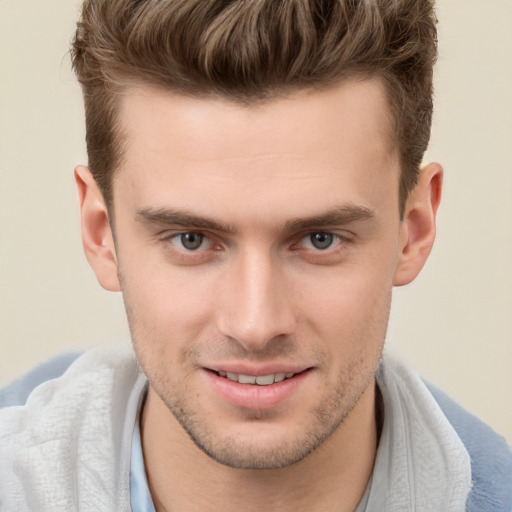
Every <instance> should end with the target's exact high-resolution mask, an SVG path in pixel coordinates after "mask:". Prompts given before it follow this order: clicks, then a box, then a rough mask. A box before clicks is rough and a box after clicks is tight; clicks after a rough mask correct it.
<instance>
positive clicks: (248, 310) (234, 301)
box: [217, 250, 296, 352]
mask: <svg viewBox="0 0 512 512" xmlns="http://www.w3.org/2000/svg"><path fill="white" fill-rule="evenodd" d="M285 281H286V279H285V275H284V272H283V269H282V268H281V265H280V263H279V262H277V261H275V260H274V259H273V258H272V255H269V254H268V253H266V254H265V251H257V250H247V251H245V252H244V254H241V255H240V256H239V257H238V258H236V261H234V262H232V264H231V265H230V270H229V272H228V274H227V275H226V274H225V275H224V279H223V282H222V284H221V286H220V292H221V297H219V303H218V305H219V309H218V310H217V311H218V327H219V330H220V331H221V333H222V334H223V335H224V336H227V337H230V338H232V339H234V340H236V341H237V342H238V343H239V344H240V345H242V346H243V347H244V348H245V349H246V350H247V351H250V352H258V351H262V350H264V349H265V348H266V347H267V345H268V344H269V343H271V342H272V341H273V340H276V339H277V338H280V337H285V336H290V335H292V334H293V332H294V329H295V324H296V319H295V315H294V310H293V309H294V308H293V301H292V297H291V295H290V293H288V292H287V290H286V286H285Z"/></svg>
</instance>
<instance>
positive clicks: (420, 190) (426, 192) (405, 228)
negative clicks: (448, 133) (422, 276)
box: [393, 163, 443, 286]
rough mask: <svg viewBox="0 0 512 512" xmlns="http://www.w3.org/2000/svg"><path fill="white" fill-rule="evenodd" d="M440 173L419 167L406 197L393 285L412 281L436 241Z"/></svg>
mask: <svg viewBox="0 0 512 512" xmlns="http://www.w3.org/2000/svg"><path fill="white" fill-rule="evenodd" d="M442 184H443V169H442V167H441V166H440V165H439V164H436V163H431V164H429V165H427V166H425V167H423V168H422V169H421V171H420V175H419V177H418V183H417V184H416V186H415V187H414V189H413V190H412V191H411V193H410V194H409V197H408V199H407V202H406V206H405V212H404V218H403V220H402V224H401V227H400V251H399V254H398V264H397V267H396V272H395V278H394V282H393V284H394V285H395V286H403V285H405V284H409V283H410V282H411V281H413V280H414V279H415V278H416V276H417V275H418V274H419V273H420V270H421V269H422V268H423V265H425V262H426V261H427V258H428V256H429V254H430V251H431V249H432V245H433V244H434V239H435V237H436V215H437V209H438V207H439V203H440V201H441V189H442Z"/></svg>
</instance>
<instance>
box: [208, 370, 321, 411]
mask: <svg viewBox="0 0 512 512" xmlns="http://www.w3.org/2000/svg"><path fill="white" fill-rule="evenodd" d="M204 369H205V370H207V371H206V372H205V375H206V376H209V379H208V381H209V383H210V385H211V386H212V389H214V390H215V391H216V393H217V394H218V396H220V397H221V398H222V399H223V400H226V401H227V402H228V403H230V404H231V405H233V406H235V407H237V408H241V409H251V410H265V409H271V408H273V407H276V406H278V405H279V404H282V403H284V402H285V401H287V400H288V399H290V398H291V397H292V396H295V395H296V394H298V393H299V389H302V388H303V386H304V385H305V383H306V382H310V378H311V375H313V371H312V370H313V368H312V367H309V368H300V369H299V368H297V369H295V368H294V370H295V371H294V372H293V371H292V372H288V371H286V370H292V368H282V369H281V368H275V369H273V368H268V369H266V370H264V369H263V368H260V369H259V370H257V371H255V370H254V369H249V368H247V369H244V368H240V369H238V368H229V370H231V371H229V372H228V371H227V370H228V368H224V369H223V370H221V369H220V368H204ZM235 370H238V371H239V372H244V373H235ZM272 370H274V372H275V373H271V372H272ZM276 370H281V371H276ZM253 372H254V373H258V375H254V373H253Z"/></svg>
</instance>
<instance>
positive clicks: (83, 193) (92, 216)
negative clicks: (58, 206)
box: [75, 166, 121, 292]
mask: <svg viewBox="0 0 512 512" xmlns="http://www.w3.org/2000/svg"><path fill="white" fill-rule="evenodd" d="M75 183H76V187H77V192H78V200H79V205H80V217H81V228H82V242H83V247H84V251H85V256H86V258H87V261H88V262H89V264H90V265H91V267H92V269H93V270H94V273H95V274H96V278H97V279H98V282H99V283H100V285H101V286H102V287H103V288H105V289H106V290H109V291H116V292H117V291H120V290H121V286H120V283H119V278H118V271H117V259H116V251H115V245H114V239H113V236H112V230H111V227H110V222H109V214H108V209H107V205H106V204H105V200H104V198H103V194H102V193H101V191H100V189H99V187H98V185H97V183H96V180H95V179H94V177H93V175H92V173H91V171H90V170H89V169H88V168H87V167H85V166H78V167H77V168H76V169H75Z"/></svg>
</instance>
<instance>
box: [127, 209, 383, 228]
mask: <svg viewBox="0 0 512 512" xmlns="http://www.w3.org/2000/svg"><path fill="white" fill-rule="evenodd" d="M374 217H375V213H374V211H373V210H371V209H369V208H367V207H365V206H358V205H344V206H341V207H338V208H332V209H330V210H327V211H326V212H323V213H321V214H319V215H314V216H312V217H304V218H302V217H296V218H293V219H290V220H288V221H286V222H285V223H284V226H283V228H282V229H283V231H285V232H297V231H306V230H308V229H315V228H320V227H328V226H342V225H347V224H350V223H352V222H357V221H361V220H370V219H373V218H374ZM136 218H137V219H138V220H141V221H143V222H144V223H147V224H161V225H163V226H183V227H187V228H197V229H208V230H212V231H218V232H222V233H235V231H236V230H235V228H234V227H233V226H232V225H230V224H224V223H222V222H218V221H216V220H213V219H209V218H206V217H201V216H199V215H195V214H193V213H190V212H188V211H186V210H176V209H168V208H151V207H149V208H140V209H138V210H137V212H136Z"/></svg>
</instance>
